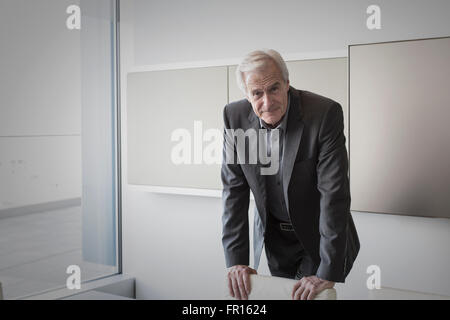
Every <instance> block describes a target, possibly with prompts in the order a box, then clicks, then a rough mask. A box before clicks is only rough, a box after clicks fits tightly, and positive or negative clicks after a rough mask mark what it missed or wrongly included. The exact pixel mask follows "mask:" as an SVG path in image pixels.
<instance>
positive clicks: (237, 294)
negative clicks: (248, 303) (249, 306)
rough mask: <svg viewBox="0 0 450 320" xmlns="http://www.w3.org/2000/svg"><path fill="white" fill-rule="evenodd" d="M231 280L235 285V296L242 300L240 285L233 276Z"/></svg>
mask: <svg viewBox="0 0 450 320" xmlns="http://www.w3.org/2000/svg"><path fill="white" fill-rule="evenodd" d="M231 281H232V285H233V291H234V297H235V298H236V299H238V300H241V295H240V293H239V286H238V283H237V280H236V278H235V277H232V278H231Z"/></svg>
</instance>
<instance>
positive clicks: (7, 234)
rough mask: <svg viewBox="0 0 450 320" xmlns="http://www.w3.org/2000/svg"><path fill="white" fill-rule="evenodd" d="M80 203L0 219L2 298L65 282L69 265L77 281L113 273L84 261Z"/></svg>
mask: <svg viewBox="0 0 450 320" xmlns="http://www.w3.org/2000/svg"><path fill="white" fill-rule="evenodd" d="M81 223H82V221H81V207H70V208H65V209H58V210H53V211H49V212H42V213H32V214H28V215H21V216H17V217H8V218H1V219H0V282H1V284H2V288H3V298H4V299H15V298H18V297H23V296H27V295H30V294H34V293H38V292H43V291H47V290H50V289H56V288H62V287H65V286H66V281H67V278H68V277H69V276H70V275H69V274H67V273H66V270H67V267H68V266H69V265H78V266H79V267H80V269H81V281H82V282H84V281H87V280H91V279H95V278H99V277H103V276H106V275H111V274H114V273H117V267H115V266H108V265H101V264H97V263H91V262H88V261H84V260H83V258H82V246H81V229H82V228H81V227H82V225H81Z"/></svg>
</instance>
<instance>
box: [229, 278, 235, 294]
mask: <svg viewBox="0 0 450 320" xmlns="http://www.w3.org/2000/svg"><path fill="white" fill-rule="evenodd" d="M228 291H229V292H230V296H232V297H233V298H234V292H233V284H232V281H231V276H230V274H228Z"/></svg>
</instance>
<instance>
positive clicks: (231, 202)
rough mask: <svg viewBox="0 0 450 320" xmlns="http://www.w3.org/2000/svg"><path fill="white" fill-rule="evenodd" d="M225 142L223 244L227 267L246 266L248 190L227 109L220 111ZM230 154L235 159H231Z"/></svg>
mask: <svg viewBox="0 0 450 320" xmlns="http://www.w3.org/2000/svg"><path fill="white" fill-rule="evenodd" d="M223 118H224V139H223V141H224V142H223V158H222V169H221V179H222V184H223V192H222V201H223V215H222V226H223V229H222V244H223V248H224V253H225V262H226V266H227V268H229V267H231V266H234V265H237V264H242V265H249V247H250V245H249V223H248V208H249V201H250V188H249V186H248V183H247V180H246V178H245V176H244V173H243V171H242V168H241V166H240V164H239V163H238V161H237V152H236V150H235V148H234V147H235V144H234V138H233V136H232V135H231V134H230V130H229V129H230V124H229V119H228V117H227V107H225V108H224V111H223ZM230 155H232V156H233V157H234V161H233V159H230Z"/></svg>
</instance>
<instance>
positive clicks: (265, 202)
mask: <svg viewBox="0 0 450 320" xmlns="http://www.w3.org/2000/svg"><path fill="white" fill-rule="evenodd" d="M236 78H237V81H238V84H239V86H240V87H241V90H242V91H243V92H244V93H245V95H246V99H243V100H240V101H236V102H233V103H230V104H228V105H227V106H225V108H224V112H223V117H224V124H225V131H227V132H229V131H233V130H238V129H242V130H244V131H247V130H257V131H259V132H260V131H261V130H263V131H262V132H264V133H266V136H264V137H269V138H268V139H266V138H261V136H260V135H258V137H259V138H258V139H260V140H261V139H264V140H265V141H266V143H267V152H268V153H270V152H271V150H275V151H274V152H279V158H278V157H276V159H277V160H278V159H279V161H280V162H279V170H277V172H275V173H274V174H261V172H262V171H261V169H262V167H264V165H263V163H262V161H258V162H257V163H256V164H255V163H245V161H240V162H239V163H236V161H235V162H230V161H229V159H227V161H225V159H224V161H223V164H222V172H221V176H222V183H223V204H224V211H223V217H222V222H223V236H222V242H223V246H224V252H225V260H226V265H227V268H229V270H228V287H229V291H230V294H231V296H233V297H236V298H237V299H247V297H248V295H249V293H250V290H251V288H250V281H249V275H250V274H256V269H257V268H258V264H259V259H260V256H261V252H262V247H263V244H265V252H266V256H267V261H268V265H269V269H270V272H271V274H272V275H273V276H280V277H287V278H292V279H297V280H299V281H298V282H297V283H296V285H295V286H294V287H293V290H292V298H293V299H313V298H314V297H315V296H316V295H317V294H318V293H319V292H320V291H322V290H324V289H327V288H332V287H333V286H334V283H335V282H344V280H345V278H346V276H347V275H348V273H349V271H350V269H351V267H352V265H353V262H354V260H355V259H356V256H357V254H358V251H359V240H358V235H357V233H356V229H355V226H354V223H353V220H352V217H351V214H350V191H349V181H348V176H347V171H348V160H347V150H346V147H345V136H344V133H343V129H344V126H343V115H342V108H341V106H340V105H339V104H338V103H337V102H335V101H333V100H331V99H328V98H326V97H323V96H320V95H317V94H314V93H312V92H308V91H303V90H296V89H294V88H293V87H290V86H289V73H288V69H287V67H286V64H285V62H284V61H283V59H282V58H281V56H280V54H279V53H277V52H276V51H274V50H263V51H255V52H252V53H250V54H248V55H247V56H246V57H245V58H244V60H243V61H242V63H241V64H240V65H239V66H238V68H237V71H236ZM242 130H241V131H242ZM266 130H267V131H266ZM275 131H277V133H278V134H277V135H276V136H278V137H279V139H278V140H274V139H271V133H272V132H275ZM274 143H276V144H277V145H274ZM235 144H236V143H235V139H234V138H233V139H225V143H224V158H225V157H226V153H228V154H229V152H230V150H229V148H230V145H231V146H232V147H236V145H235ZM227 148H228V150H225V149H227ZM232 149H234V150H235V149H237V148H232ZM252 150H253V151H252ZM249 152H255V149H254V148H249ZM235 153H236V151H235ZM247 155H248V154H247ZM236 156H237V158H241V160H242V157H239V155H238V154H236ZM244 159H245V157H244ZM276 167H277V168H278V166H276ZM250 190H251V191H252V193H253V195H254V198H255V203H256V212H255V219H254V256H255V266H254V269H253V268H251V267H249V225H248V208H249V192H250Z"/></svg>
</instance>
